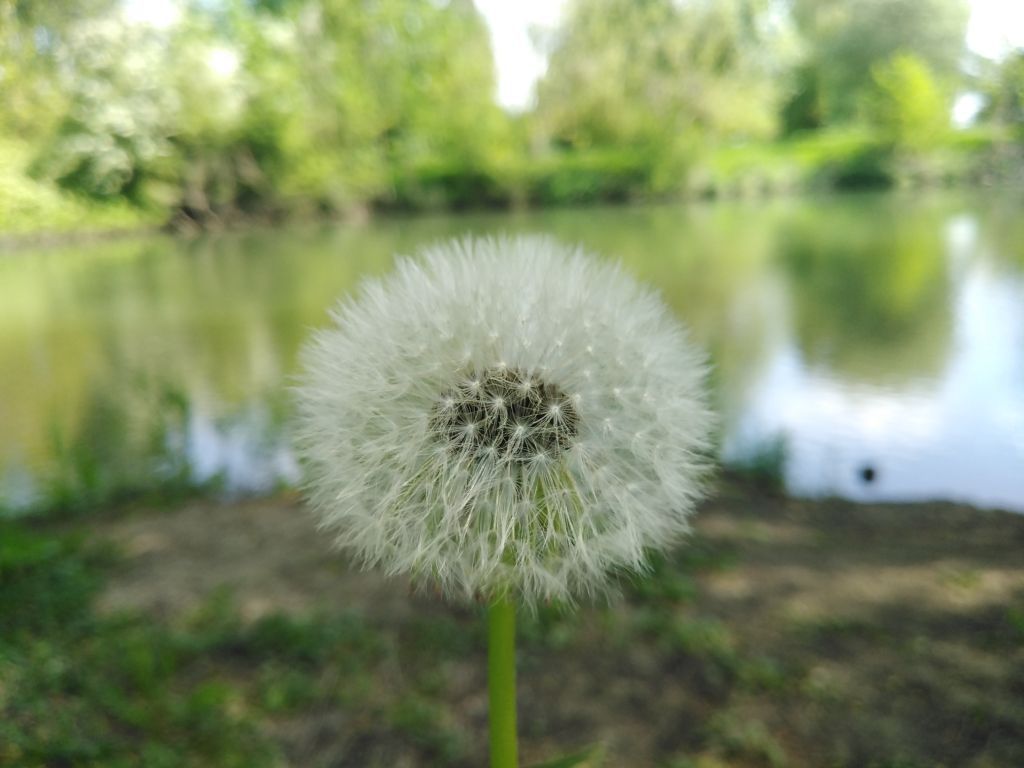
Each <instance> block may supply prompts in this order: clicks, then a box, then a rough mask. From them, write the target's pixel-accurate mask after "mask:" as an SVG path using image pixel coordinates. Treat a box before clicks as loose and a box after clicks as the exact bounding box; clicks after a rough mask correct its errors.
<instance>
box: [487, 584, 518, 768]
mask: <svg viewBox="0 0 1024 768" xmlns="http://www.w3.org/2000/svg"><path fill="white" fill-rule="evenodd" d="M487 624H488V653H487V688H488V692H489V694H490V717H491V768H517V766H518V765H519V756H518V754H517V753H518V749H519V748H518V744H517V742H516V608H515V605H513V604H512V603H511V602H510V601H509V600H508V598H505V597H499V598H498V599H497V600H495V601H494V602H493V603H492V604H491V607H490V610H489V611H488V612H487Z"/></svg>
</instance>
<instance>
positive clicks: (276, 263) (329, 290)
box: [0, 190, 1024, 511]
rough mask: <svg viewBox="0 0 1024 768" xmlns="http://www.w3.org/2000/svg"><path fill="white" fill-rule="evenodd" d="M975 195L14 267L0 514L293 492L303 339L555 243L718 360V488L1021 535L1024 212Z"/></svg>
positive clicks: (218, 247) (582, 214) (6, 272)
mask: <svg viewBox="0 0 1024 768" xmlns="http://www.w3.org/2000/svg"><path fill="white" fill-rule="evenodd" d="M1022 202H1024V201H1022V200H1021V198H1020V197H1019V196H1016V197H1015V196H1014V195H1012V194H1008V193H997V192H994V191H991V190H986V191H974V192H971V193H952V192H949V193H932V194H929V195H917V194H902V193H901V194H887V195H848V196H834V197H823V198H820V199H807V198H801V199H777V200H773V201H767V202H765V201H762V202H729V203H726V202H719V203H709V204H700V205H689V206H682V205H665V206H656V207H623V208H589V209H585V210H557V211H537V212H523V213H511V214H510V213H503V214H497V213H495V214H486V215H476V214H474V215H461V216H429V217H419V218H408V219H405V218H385V219H377V220H371V221H368V222H364V223H359V224H345V225H332V226H306V227H300V228H287V229H281V230H265V231H251V232H246V233H240V234H221V235H206V236H202V237H198V238H192V239H174V238H171V237H164V236H154V237H146V238H140V239H122V240H110V241H104V242H95V243H91V244H85V245H81V244H80V245H75V246H74V247H61V248H49V249H22V250H19V251H17V252H13V253H8V254H6V255H3V256H0V506H2V507H4V508H6V509H8V510H17V509H25V508H29V507H32V506H45V505H51V506H52V505H75V504H87V503H100V502H102V501H103V500H105V498H107V497H111V496H116V495H117V494H119V493H125V492H137V491H140V490H146V489H151V488H160V487H177V486H182V485H196V484H212V485H216V486H217V487H219V488H221V489H222V490H224V491H228V492H232V491H244V492H248V491H252V492H261V491H266V490H269V489H271V488H273V487H274V486H276V485H279V484H289V483H292V482H294V481H295V480H296V479H297V477H298V468H297V467H296V464H295V462H294V459H293V458H292V456H291V453H290V452H289V450H288V437H287V434H286V432H287V426H286V425H287V413H288V393H287V388H288V385H289V382H290V378H291V377H292V375H293V374H294V372H295V369H296V357H297V351H298V349H299V347H300V346H301V344H302V341H303V340H304V338H305V337H306V335H307V333H308V331H309V329H311V328H313V327H316V326H321V325H323V324H325V321H326V310H327V309H328V307H330V306H331V305H332V303H333V302H334V301H335V300H336V298H337V297H339V296H341V295H344V294H345V293H347V292H348V291H350V290H352V288H353V287H354V286H355V285H356V283H357V281H358V280H359V278H360V277H362V276H364V275H373V274H380V273H383V272H385V271H387V270H388V268H389V266H390V265H391V263H392V261H393V254H395V253H400V254H406V253H410V252H413V251H415V250H416V249H417V248H418V247H419V246H420V245H423V244H426V243H430V242H433V241H436V240H438V239H441V238H446V237H449V236H453V235H459V234H463V233H467V232H472V233H518V232H540V233H547V234H550V235H552V236H554V237H556V238H558V239H559V240H562V241H566V242H580V243H583V244H584V245H585V246H587V247H588V248H589V249H591V250H593V251H595V252H597V253H599V254H601V255H602V256H604V257H609V258H612V257H614V258H620V259H622V260H623V261H624V262H625V264H626V265H627V267H628V269H629V270H630V271H631V272H633V273H634V274H636V275H637V276H638V277H640V278H641V279H643V280H645V281H648V282H649V283H652V284H653V285H655V286H657V287H658V289H659V290H660V291H661V292H662V294H663V295H664V297H665V299H666V300H667V301H668V302H669V303H670V305H671V306H672V307H673V309H674V310H675V311H676V312H677V313H678V315H679V316H680V317H681V318H682V319H683V320H684V321H685V322H686V323H688V324H689V326H690V328H691V329H692V333H693V336H694V337H695V338H696V340H697V341H698V342H699V343H700V344H702V345H703V346H704V347H705V348H706V349H707V350H708V351H709V353H710V357H711V359H712V362H713V366H714V372H713V376H712V383H713V386H714V398H715V402H716V404H717V407H718V409H719V411H720V413H721V415H722V425H721V436H720V445H721V453H722V457H723V459H724V460H725V461H726V463H730V464H735V465H746V466H748V467H753V468H755V469H759V470H760V471H763V472H766V473H776V474H777V475H778V476H781V478H782V480H783V482H784V483H785V487H786V488H787V489H788V490H789V491H790V492H791V493H794V494H800V495H809V496H818V495H828V494H835V495H840V496H844V497H850V498H854V499H860V500H925V499H949V500H956V501H965V502H971V503H974V504H977V505H980V506H998V507H1004V508H1009V509H1015V510H1020V511H1024V217H1021V216H1020V215H1019V213H1020V211H1021V210H1024V205H1022Z"/></svg>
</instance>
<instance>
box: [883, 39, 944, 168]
mask: <svg viewBox="0 0 1024 768" xmlns="http://www.w3.org/2000/svg"><path fill="white" fill-rule="evenodd" d="M871 81H872V82H871V87H870V89H869V90H868V91H867V92H866V95H865V113H866V116H867V119H868V122H869V123H870V124H871V125H873V126H874V127H875V128H877V129H878V130H879V131H880V132H881V133H882V135H883V136H885V137H886V138H887V139H888V140H889V141H891V142H892V143H893V144H894V145H895V146H898V147H904V148H908V149H918V148H922V147H926V146H928V145H930V144H932V143H933V142H934V141H935V140H936V139H937V138H938V137H939V136H941V134H942V132H943V131H945V130H946V129H948V128H949V96H948V95H947V94H945V93H943V91H942V89H941V88H940V87H939V84H938V83H937V82H936V79H935V77H934V75H932V72H931V70H930V69H929V67H928V65H927V64H926V63H925V62H924V61H923V60H922V59H921V58H920V57H919V56H914V55H912V54H898V55H896V56H893V57H892V58H891V59H889V60H888V61H885V62H882V63H880V64H876V65H875V66H874V67H872V70H871Z"/></svg>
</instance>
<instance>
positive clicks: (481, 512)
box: [297, 237, 712, 604]
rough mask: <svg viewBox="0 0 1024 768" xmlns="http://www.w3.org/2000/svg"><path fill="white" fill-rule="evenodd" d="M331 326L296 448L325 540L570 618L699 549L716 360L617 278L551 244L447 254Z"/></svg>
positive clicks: (378, 283)
mask: <svg viewBox="0 0 1024 768" xmlns="http://www.w3.org/2000/svg"><path fill="white" fill-rule="evenodd" d="M334 319H335V321H336V327H333V328H331V329H328V330H324V331H321V332H319V333H317V334H316V335H315V337H314V339H313V341H312V342H311V343H310V344H309V345H308V346H307V348H306V349H305V350H304V353H303V359H304V365H305V373H304V374H303V379H302V383H301V385H300V387H299V389H298V397H297V399H298V411H299V424H298V429H297V432H298V438H297V442H298V446H299V450H300V454H301V456H302V457H303V459H304V461H305V464H306V466H307V468H308V476H309V491H310V497H311V500H312V503H313V505H314V507H315V509H316V510H317V512H318V514H319V517H320V519H321V522H322V524H323V526H324V528H325V529H329V530H331V531H332V532H333V533H334V535H335V537H336V541H337V543H338V545H339V546H341V547H342V548H344V549H345V550H347V551H348V552H350V553H351V554H353V555H354V556H355V558H356V559H357V560H359V561H360V562H361V563H363V564H364V565H367V566H379V567H381V568H383V569H384V570H385V571H386V572H388V573H391V574H408V575H410V576H412V577H413V578H414V579H415V580H417V581H419V582H421V583H423V582H426V584H427V586H435V585H436V586H440V587H441V589H442V590H443V591H444V592H445V593H446V594H447V595H449V596H453V597H461V598H465V599H473V598H474V597H478V596H482V597H484V598H486V599H488V600H492V599H495V598H499V597H508V598H512V599H518V600H519V601H521V602H524V603H526V604H536V603H537V602H539V601H547V600H550V599H564V600H570V601H571V600H573V599H575V598H578V597H581V596H588V595H593V594H595V593H601V592H604V591H606V590H607V589H608V588H609V587H610V586H611V584H612V578H613V575H614V574H615V573H616V572H619V571H622V570H623V569H634V570H637V569H642V568H643V567H644V563H645V558H646V555H647V553H648V551H650V550H652V549H664V548H666V547H669V546H671V545H672V544H674V543H675V542H676V541H677V540H678V539H679V537H680V536H681V535H682V534H684V533H685V532H686V530H687V527H688V526H687V518H688V516H689V514H690V512H691V510H692V509H693V506H694V504H695V502H696V501H697V500H698V499H699V498H700V496H701V493H702V483H701V480H702V477H703V476H704V473H705V469H706V462H705V461H704V460H703V459H701V458H700V457H701V456H703V455H705V454H706V451H707V448H708V435H709V431H710V427H711V420H712V419H711V415H710V413H709V411H708V408H707V405H706V402H705V396H704V392H703V384H704V365H703V361H702V357H701V355H700V354H699V353H698V352H697V351H696V350H695V349H694V348H693V347H692V346H691V344H690V343H689V342H688V340H687V336H686V333H685V331H684V330H683V328H682V327H681V325H680V324H679V323H678V322H677V321H676V320H675V319H674V318H673V317H672V315H671V314H670V312H669V311H668V310H667V309H666V307H665V306H664V304H663V303H662V302H661V301H660V300H659V299H658V298H657V297H656V296H655V294H653V293H652V292H651V291H649V290H647V289H645V288H643V287H641V286H639V285H638V284H637V283H636V282H635V281H633V280H632V279H631V278H629V277H628V276H627V275H626V274H625V273H624V272H623V271H622V270H621V269H620V268H618V267H617V266H614V265H612V264H609V263H606V262H602V261H599V260H597V259H594V258H593V257H590V256H587V255H585V254H584V253H582V252H581V251H579V250H577V249H572V248H566V247H563V246H561V245H558V244H557V243H555V242H554V241H552V240H549V239H544V238H536V237H524V238H514V239H467V240H461V241H456V242H450V243H447V244H443V245H439V246H436V247H433V248H430V249H427V250H426V251H425V252H424V253H423V254H422V255H421V257H420V258H417V259H404V260H401V261H399V263H398V265H397V268H396V270H395V272H394V273H393V274H391V275H390V276H388V277H385V278H383V279H379V280H373V281H368V282H367V283H364V285H363V287H362V289H361V291H360V292H359V294H358V295H357V296H356V297H354V298H352V299H349V300H347V301H345V302H343V303H342V304H341V306H340V307H339V308H338V309H337V311H336V312H335V313H334Z"/></svg>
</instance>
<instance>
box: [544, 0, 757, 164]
mask: <svg viewBox="0 0 1024 768" xmlns="http://www.w3.org/2000/svg"><path fill="white" fill-rule="evenodd" d="M766 7H767V5H766V4H765V3H762V2H758V1H756V0H751V1H749V2H748V1H747V0H731V1H726V2H710V0H707V1H704V0H701V1H697V2H687V3H682V2H674V0H642V1H641V2H637V1H636V0H576V2H575V3H573V4H572V5H571V6H570V7H569V9H568V12H567V14H566V18H565V21H564V23H563V24H562V26H561V27H560V28H559V29H557V30H556V31H555V32H554V34H553V36H552V37H551V39H550V41H549V46H548V47H549V48H550V51H549V64H548V71H547V74H546V75H545V77H544V79H543V80H542V81H541V83H540V84H539V86H538V107H537V121H538V124H539V126H540V127H541V130H542V132H544V133H545V134H546V135H548V136H550V137H551V138H552V139H553V140H554V141H555V142H557V143H560V144H563V145H567V146H573V147H588V146H623V145H626V146H652V145H653V146H658V147H668V148H671V147H672V146H673V145H676V144H678V143H679V142H680V141H687V140H691V139H693V138H694V137H701V138H706V137H723V136H724V137H763V136H767V135H770V134H771V133H772V132H773V131H774V113H775V105H776V89H775V86H774V82H773V81H774V78H773V74H774V73H773V64H772V59H771V57H770V56H769V55H768V54H767V49H768V43H769V42H771V40H772V38H773V35H774V34H775V32H776V30H774V29H773V28H772V27H771V25H770V24H769V23H768V22H767V21H766V19H767V16H766V14H765V9H766Z"/></svg>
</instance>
